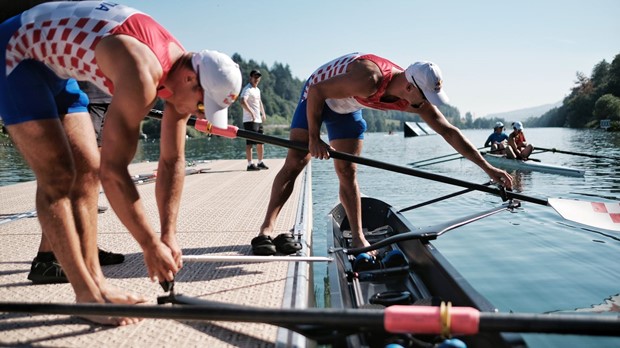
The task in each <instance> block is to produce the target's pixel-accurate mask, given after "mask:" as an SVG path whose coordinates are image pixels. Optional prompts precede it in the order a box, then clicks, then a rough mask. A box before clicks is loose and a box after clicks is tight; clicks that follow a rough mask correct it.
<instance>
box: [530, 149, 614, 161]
mask: <svg viewBox="0 0 620 348" xmlns="http://www.w3.org/2000/svg"><path fill="white" fill-rule="evenodd" d="M536 150H541V151H548V152H557V153H563V154H566V155H575V156H583V157H590V158H609V159H613V160H617V161H620V157H614V156H603V155H592V154H588V153H581V152H571V151H562V150H558V149H556V148H551V149H547V148H544V147H538V146H536Z"/></svg>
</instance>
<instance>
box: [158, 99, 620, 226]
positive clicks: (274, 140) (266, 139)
mask: <svg viewBox="0 0 620 348" xmlns="http://www.w3.org/2000/svg"><path fill="white" fill-rule="evenodd" d="M148 116H149V117H153V118H159V119H161V118H162V113H161V112H160V111H157V110H155V111H152V112H151V113H149V115H148ZM187 124H188V125H190V126H194V127H195V128H196V129H197V130H199V131H201V132H204V133H209V134H214V135H219V136H223V137H226V138H231V139H234V138H237V137H239V138H244V139H248V140H254V141H258V142H262V143H267V144H272V145H278V146H283V147H286V148H289V149H293V150H298V151H303V152H308V147H307V145H306V144H300V143H296V142H293V141H290V140H287V139H283V138H278V137H273V136H269V135H265V134H260V133H256V132H252V131H246V130H243V129H239V128H238V127H235V126H232V125H229V126H228V127H227V128H226V129H223V128H217V127H212V125H211V124H209V122H207V120H204V119H196V118H190V119H189V120H188V122H187ZM329 154H330V156H331V157H332V158H335V159H339V160H344V161H349V162H353V163H357V164H363V165H366V166H369V167H374V168H379V169H384V170H389V171H392V172H395V173H401V174H405V175H411V176H416V177H419V178H423V179H428V180H434V181H439V182H443V183H446V184H450V185H455V186H461V187H465V188H470V189H472V190H477V191H482V192H486V193H491V194H494V195H497V196H500V197H502V199H504V200H507V199H509V198H510V199H518V200H521V201H526V202H530V203H535V204H540V205H545V206H547V205H548V206H552V207H554V209H556V211H558V212H559V211H560V210H563V209H564V207H562V206H558V207H556V206H554V205H553V204H556V203H557V202H558V201H561V199H555V200H553V202H550V201H547V200H544V199H540V198H535V197H530V196H526V195H522V194H519V193H514V192H509V191H504V190H500V189H497V188H492V187H487V186H484V185H480V184H474V183H471V182H467V181H463V180H459V179H454V178H449V177H447V176H443V175H439V174H433V173H428V172H424V171H421V170H417V169H413V168H408V167H403V166H398V165H395V164H391V163H385V162H380V161H377V160H373V159H369V158H364V157H360V156H355V155H351V154H348V153H344V152H339V151H335V150H330V151H329ZM618 204H620V202H619V203H618ZM560 215H562V217H564V218H565V219H567V220H570V221H573V220H572V219H571V218H570V216H571V212H570V211H565V212H564V213H562V214H560ZM592 219H593V221H596V220H598V216H592ZM577 222H579V223H584V222H582V221H577ZM585 224H588V225H589V223H585ZM593 226H595V227H598V226H597V225H596V224H595V225H593ZM611 227H612V229H611V231H615V232H620V223H614V224H613V225H612V226H611Z"/></svg>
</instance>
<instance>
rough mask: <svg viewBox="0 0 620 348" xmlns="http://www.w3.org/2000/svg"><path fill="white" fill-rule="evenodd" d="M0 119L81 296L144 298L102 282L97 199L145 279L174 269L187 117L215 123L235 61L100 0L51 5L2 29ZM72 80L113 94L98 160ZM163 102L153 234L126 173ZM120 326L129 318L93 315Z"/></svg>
mask: <svg viewBox="0 0 620 348" xmlns="http://www.w3.org/2000/svg"><path fill="white" fill-rule="evenodd" d="M0 44H1V46H2V49H1V50H0V59H1V60H2V61H1V62H0V115H2V118H3V120H4V122H5V125H6V127H7V129H8V132H9V134H10V136H11V138H12V139H13V141H14V143H15V145H16V147H17V149H18V150H19V151H20V152H21V154H22V155H23V157H24V159H25V160H26V161H27V163H28V164H29V165H30V167H31V168H32V170H33V171H34V173H35V176H36V178H37V197H36V206H37V215H38V218H39V221H40V223H41V228H42V230H43V233H44V234H45V235H46V237H47V238H48V240H49V241H50V243H51V245H52V249H53V252H54V255H55V256H56V257H57V258H58V261H59V262H60V264H61V266H62V269H63V270H64V272H65V273H66V275H67V278H68V279H69V282H70V283H71V285H72V287H73V290H74V292H75V295H76V301H77V302H78V303H91V302H95V303H106V302H111V303H130V304H134V303H139V302H142V301H144V299H143V298H142V297H140V296H136V295H134V294H132V293H130V292H128V291H126V290H122V289H119V288H116V287H114V286H112V285H111V284H109V283H108V282H107V281H106V279H105V277H104V276H103V272H102V271H101V266H100V265H99V260H98V251H97V238H96V237H97V196H98V185H97V183H98V180H99V177H100V178H101V182H102V184H103V187H104V190H105V192H106V195H107V197H108V200H109V201H110V204H111V206H112V208H113V209H114V211H115V212H116V214H117V215H118V217H119V219H120V220H121V221H122V222H123V224H124V225H125V226H126V227H127V229H128V230H129V231H130V232H131V234H132V235H133V237H134V238H135V239H136V241H137V242H138V243H139V244H140V246H141V248H142V250H143V252H144V261H145V264H146V266H147V270H148V274H149V276H150V277H151V279H153V280H160V281H164V280H169V281H171V280H173V278H174V275H175V274H176V273H177V272H178V270H179V269H180V267H181V266H182V262H181V249H180V248H179V246H178V243H177V238H176V222H177V221H176V220H177V217H178V210H179V205H180V199H181V192H182V188H183V178H184V175H183V173H184V169H185V154H184V151H185V134H186V123H187V120H188V119H189V117H190V115H191V114H195V115H197V116H199V117H206V118H208V119H209V121H210V122H211V123H213V124H214V125H215V126H218V127H225V126H226V124H227V115H228V111H227V109H228V106H230V104H231V103H233V102H234V101H235V100H236V98H237V95H238V93H239V90H240V89H241V72H240V71H239V66H238V65H237V64H236V63H234V62H233V61H232V59H230V57H228V56H226V55H225V54H222V53H220V52H216V51H206V50H205V51H201V52H187V51H185V49H184V48H183V46H182V45H181V44H180V43H179V42H178V40H176V39H175V38H174V37H173V36H172V35H171V34H170V33H169V32H168V31H167V30H166V29H165V28H163V27H162V26H161V25H160V24H159V23H157V22H156V21H155V20H153V18H151V17H150V16H148V15H146V14H144V13H142V12H140V11H138V10H135V9H133V8H130V7H126V6H122V5H117V4H113V3H109V2H103V1H101V2H100V1H88V2H49V3H44V4H41V5H38V6H35V7H33V8H32V9H29V10H27V11H25V12H23V13H21V14H20V15H17V16H14V17H12V18H9V19H7V20H5V21H4V22H2V23H1V24H0ZM76 80H79V81H89V82H92V83H94V84H95V85H96V86H97V87H98V88H100V89H101V90H103V91H104V92H106V93H109V94H111V95H113V97H112V101H111V103H110V106H109V108H108V112H107V115H106V125H105V128H104V131H103V146H102V149H101V156H100V155H99V151H98V150H97V145H96V140H95V132H94V130H93V126H92V122H91V120H90V115H89V114H88V112H87V105H88V98H87V96H86V95H85V94H84V93H83V92H82V91H81V90H80V89H79V87H78V85H77V83H76ZM158 97H159V98H162V99H164V100H165V102H166V103H165V111H164V116H163V120H162V127H161V144H160V154H161V155H160V158H159V166H158V168H157V171H158V175H157V184H156V188H155V189H156V196H157V205H158V208H159V216H160V223H161V235H160V236H158V235H157V234H156V233H155V230H154V228H153V227H152V226H151V225H150V223H149V219H148V217H147V216H146V214H145V211H144V207H143V203H142V201H141V199H140V195H139V193H138V191H137V189H136V187H135V185H134V183H133V180H132V178H131V176H130V175H129V172H128V170H127V166H128V165H129V164H130V162H131V161H132V159H133V157H134V154H135V151H136V148H137V143H138V136H139V131H140V122H141V121H142V120H143V117H144V115H146V114H147V113H148V112H149V111H150V110H151V108H152V106H153V105H154V103H155V101H156V100H157V98H158ZM87 319H89V320H91V321H94V322H97V323H103V324H110V325H126V324H131V323H135V322H137V321H138V319H136V318H129V317H100V316H89V317H87Z"/></svg>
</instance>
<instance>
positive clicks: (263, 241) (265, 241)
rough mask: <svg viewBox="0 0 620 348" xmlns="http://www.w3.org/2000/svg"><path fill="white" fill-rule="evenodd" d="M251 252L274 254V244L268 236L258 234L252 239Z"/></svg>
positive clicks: (255, 253)
mask: <svg viewBox="0 0 620 348" xmlns="http://www.w3.org/2000/svg"><path fill="white" fill-rule="evenodd" d="M252 253H253V254H254V255H264V256H266V255H275V254H276V246H275V245H274V244H273V241H272V240H271V237H270V236H267V235H260V236H258V237H255V238H253V239H252Z"/></svg>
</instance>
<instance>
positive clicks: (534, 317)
mask: <svg viewBox="0 0 620 348" xmlns="http://www.w3.org/2000/svg"><path fill="white" fill-rule="evenodd" d="M479 331H480V332H520V333H528V332H531V333H533V332H535V333H557V334H570V335H592V336H620V317H618V316H617V315H615V316H613V315H596V316H593V315H579V314H522V313H485V312H481V313H480V324H479Z"/></svg>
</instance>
